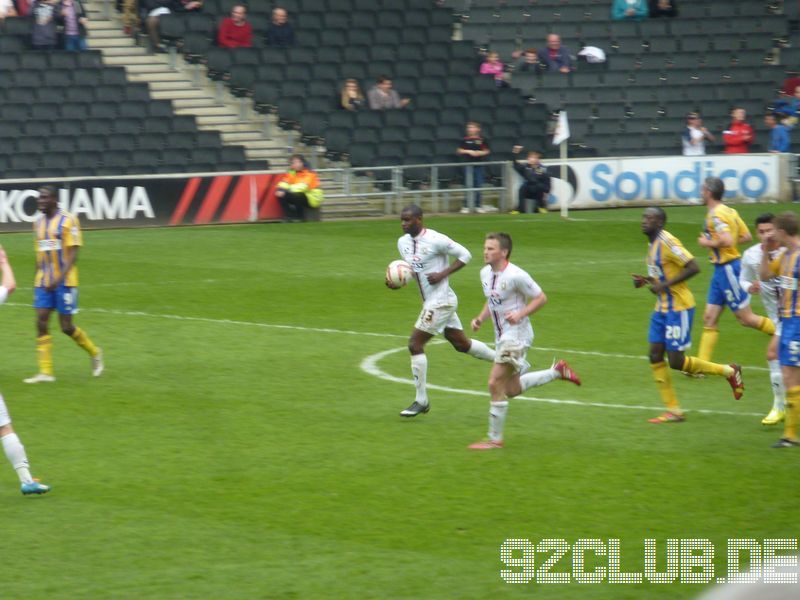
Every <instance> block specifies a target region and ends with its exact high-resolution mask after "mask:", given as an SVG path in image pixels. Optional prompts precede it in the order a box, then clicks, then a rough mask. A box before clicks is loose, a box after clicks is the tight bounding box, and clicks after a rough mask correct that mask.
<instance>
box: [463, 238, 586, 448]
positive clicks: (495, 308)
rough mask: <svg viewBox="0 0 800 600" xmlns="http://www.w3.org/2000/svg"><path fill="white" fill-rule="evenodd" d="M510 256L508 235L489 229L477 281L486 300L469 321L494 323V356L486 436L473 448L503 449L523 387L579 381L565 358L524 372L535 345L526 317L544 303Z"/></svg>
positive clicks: (474, 326) (476, 324) (475, 325)
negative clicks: (511, 408)
mask: <svg viewBox="0 0 800 600" xmlns="http://www.w3.org/2000/svg"><path fill="white" fill-rule="evenodd" d="M510 256H511V236H509V235H508V234H507V233H490V234H489V235H487V236H486V240H485V242H484V246H483V260H484V262H485V263H486V266H485V267H483V269H481V285H482V286H483V294H484V296H486V304H484V306H483V310H482V311H481V313H480V314H479V315H478V316H477V317H475V318H474V319H472V330H473V331H477V330H478V329H480V326H481V325H482V324H483V322H484V321H485V320H486V319H488V318H489V317H491V319H492V325H493V326H494V339H495V351H496V352H497V356H496V358H495V360H494V365H493V366H492V372H491V373H490V375H489V392H490V394H491V404H490V405H489V435H488V439H486V440H481V441H479V442H475V443H474V444H471V445H470V446H469V447H470V449H472V450H492V449H495V448H502V447H503V427H504V426H505V422H506V414H507V413H508V399H509V398H513V397H514V396H519V395H520V394H521V393H522V392H524V391H525V390H527V389H529V388H532V387H536V386H539V385H544V384H546V383H550V382H551V381H553V380H555V379H563V380H565V381H570V382H572V383H574V384H575V385H580V384H581V380H580V378H579V377H578V375H577V374H576V373H575V372H574V371H573V370H572V369H571V368H570V366H569V365H568V364H567V363H566V361H564V360H559V361H558V362H556V363H554V364H553V366H552V367H550V368H549V369H544V370H542V371H534V372H532V373H526V371H527V370H528V368H529V367H530V364H529V363H528V362H527V360H526V359H525V357H526V354H527V352H528V348H530V347H531V344H532V343H533V327H531V320H530V318H529V317H530V315H532V314H533V313H535V312H536V311H538V310H539V309H540V308H542V306H544V305H545V303H546V302H547V296H546V295H545V293H544V292H543V291H542V288H541V287H539V284H537V283H536V282H535V281H534V280H533V278H532V277H531V276H530V275H528V273H526V272H525V271H523V270H522V269H520V268H519V267H518V266H517V265H515V264H513V263H511V262H509V261H508V259H509V257H510Z"/></svg>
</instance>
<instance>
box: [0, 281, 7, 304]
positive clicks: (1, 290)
mask: <svg viewBox="0 0 800 600" xmlns="http://www.w3.org/2000/svg"><path fill="white" fill-rule="evenodd" d="M6 300H8V289H7V288H5V287H3V286H2V285H0V304H3V303H5V301H6Z"/></svg>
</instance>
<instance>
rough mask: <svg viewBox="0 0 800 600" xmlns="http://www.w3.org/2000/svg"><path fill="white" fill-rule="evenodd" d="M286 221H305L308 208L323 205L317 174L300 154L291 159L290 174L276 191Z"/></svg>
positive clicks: (287, 174) (282, 180) (279, 184)
mask: <svg viewBox="0 0 800 600" xmlns="http://www.w3.org/2000/svg"><path fill="white" fill-rule="evenodd" d="M275 196H276V197H277V198H278V202H280V205H281V207H283V213H284V214H285V215H286V220H290V221H297V220H300V221H304V220H305V210H306V208H309V207H311V208H317V207H318V206H319V205H320V204H322V188H321V187H320V184H319V178H318V177H317V174H316V173H314V171H312V170H311V169H309V168H308V164H307V163H306V161H305V159H304V158H303V157H302V156H301V155H300V154H293V155H292V157H291V158H290V159H289V172H288V173H286V175H284V176H283V178H282V179H281V181H280V183H278V189H277V190H276V191H275Z"/></svg>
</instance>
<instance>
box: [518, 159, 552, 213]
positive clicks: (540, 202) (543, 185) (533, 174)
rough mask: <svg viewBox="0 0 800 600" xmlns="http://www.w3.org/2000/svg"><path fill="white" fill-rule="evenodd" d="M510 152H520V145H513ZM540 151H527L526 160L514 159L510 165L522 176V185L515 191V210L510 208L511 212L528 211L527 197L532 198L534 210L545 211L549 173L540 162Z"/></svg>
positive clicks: (548, 188) (548, 189) (548, 192)
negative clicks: (516, 201)
mask: <svg viewBox="0 0 800 600" xmlns="http://www.w3.org/2000/svg"><path fill="white" fill-rule="evenodd" d="M511 152H512V154H514V155H518V154H519V153H520V152H522V146H514V148H513V149H512V150H511ZM541 159H542V153H541V152H537V151H536V150H531V151H530V152H528V156H527V160H526V161H525V162H524V163H523V162H522V161H519V160H514V162H513V163H512V165H513V166H514V170H515V171H516V172H517V173H519V174H520V176H521V177H522V185H521V186H519V190H518V191H517V200H518V203H517V210H512V211H511V214H513V215H517V214H519V213H526V212H528V199H531V200H533V206H532V207H531V208H532V209H533V210H534V211H538V212H540V213H542V214H544V213H546V212H547V196H548V195H549V194H550V175H548V174H547V168H546V167H544V165H542V162H541Z"/></svg>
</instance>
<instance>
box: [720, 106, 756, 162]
mask: <svg viewBox="0 0 800 600" xmlns="http://www.w3.org/2000/svg"><path fill="white" fill-rule="evenodd" d="M746 118H747V113H746V112H745V110H744V109H743V108H741V107H736V108H734V109H733V110H732V111H731V124H730V125H729V126H728V129H726V130H725V131H723V132H722V139H723V140H724V141H725V154H747V152H749V151H750V144H752V143H753V139H754V138H755V132H754V131H753V128H752V127H751V126H750V125H749V124H748V123H746V122H745V119H746Z"/></svg>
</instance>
